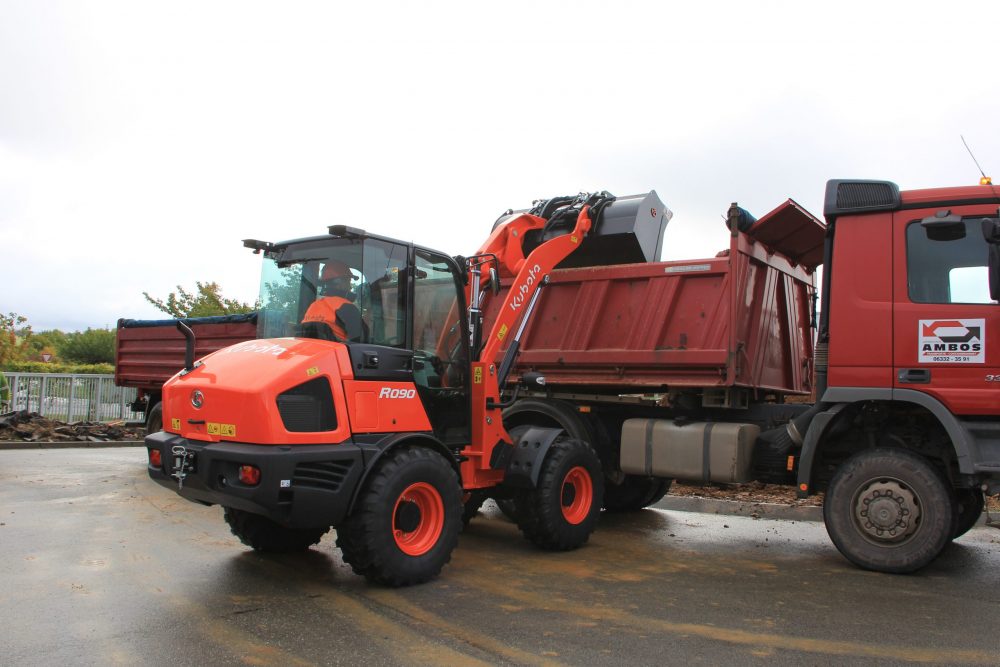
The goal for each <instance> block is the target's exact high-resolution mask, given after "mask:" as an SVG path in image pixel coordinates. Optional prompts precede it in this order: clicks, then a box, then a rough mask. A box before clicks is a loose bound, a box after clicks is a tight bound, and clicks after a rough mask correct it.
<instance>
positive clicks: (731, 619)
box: [0, 448, 1000, 665]
mask: <svg viewBox="0 0 1000 667" xmlns="http://www.w3.org/2000/svg"><path fill="white" fill-rule="evenodd" d="M144 457H145V452H144V450H143V449H141V448H127V449H98V450H93V449H91V450H75V449H62V450H51V451H43V450H19V451H0V645H2V646H3V653H2V657H0V664H11V665H42V664H46V665H49V664H142V663H144V664H156V665H159V664H163V665H166V664H172V665H187V664H191V665H194V664H206V663H207V664H219V665H230V664H232V665H239V664H249V665H301V664H319V665H323V664H358V663H364V664H372V665H396V664H405V665H425V664H433V665H459V664H461V665H468V664H496V663H503V664H526V665H535V664H553V665H554V664H588V665H589V664H600V665H604V664H607V665H611V664H614V665H619V664H638V665H644V664H658V665H660V664H677V663H685V664H711V665H715V664H774V663H779V664H796V665H798V664H810V665H823V664H848V663H849V664H873V665H874V664H895V663H898V664H904V663H932V664H943V663H964V664H992V665H995V664H1000V635H998V628H997V619H1000V601H998V600H1000V580H998V572H1000V531H997V530H995V529H991V528H976V529H973V530H972V531H971V532H970V533H969V534H967V535H966V536H964V537H963V538H961V539H960V540H958V541H956V543H955V544H954V545H952V546H951V547H949V548H948V550H947V551H946V552H945V554H943V555H942V557H941V558H939V559H938V560H937V561H936V562H935V563H934V564H932V565H931V566H930V567H928V568H927V569H925V570H924V571H922V572H921V573H919V574H917V575H913V576H891V575H884V574H876V573H870V572H864V571H862V570H859V569H857V568H854V567H853V566H851V565H850V564H849V563H848V562H847V561H845V560H844V559H843V558H842V557H841V556H840V555H839V554H838V553H837V551H836V549H835V548H834V547H833V545H832V544H831V543H830V542H829V540H828V538H827V536H826V532H825V530H824V528H823V526H822V524H820V523H816V522H810V521H806V522H802V521H772V520H755V519H752V518H748V517H738V516H717V515H708V514H697V513H691V512H678V511H662V510H646V511H643V512H639V513H636V514H632V515H627V516H613V515H611V516H604V517H602V521H601V524H600V525H599V527H598V531H597V532H596V533H595V534H594V536H593V537H592V538H591V542H590V544H588V545H587V546H585V547H584V548H582V549H580V550H577V551H574V552H569V553H558V554H554V553H545V552H541V551H538V550H536V549H535V548H533V547H532V546H531V545H530V544H528V543H527V542H526V541H525V540H524V539H522V538H521V537H520V534H519V533H518V531H517V529H516V527H515V526H513V525H512V524H510V523H509V522H507V521H506V520H505V519H503V518H502V517H501V516H500V515H499V514H498V513H496V512H492V513H491V512H489V511H487V513H486V515H485V516H482V517H479V518H477V519H475V520H474V521H473V522H472V524H471V526H470V527H469V529H468V530H467V531H466V532H465V533H464V534H463V535H462V538H461V540H460V542H459V547H458V549H457V550H456V552H455V554H454V557H453V559H452V563H451V564H450V565H449V566H447V567H446V568H445V570H444V572H443V574H442V576H441V578H439V579H438V580H436V581H434V582H432V583H429V584H425V585H422V586H417V587H413V588H407V589H396V590H390V589H385V588H379V587H376V586H372V585H369V584H367V583H366V582H365V581H364V580H363V579H362V578H360V577H357V576H355V575H353V574H352V573H351V570H350V568H349V567H348V566H346V565H345V564H344V563H343V561H342V560H341V558H340V555H339V552H338V551H337V550H336V549H335V548H334V546H333V534H332V533H331V534H328V535H327V536H326V537H324V538H323V541H322V542H321V543H320V545H319V546H318V547H316V548H314V549H312V550H310V551H309V552H308V553H306V554H297V555H286V556H267V557H265V556H258V555H256V554H254V553H253V552H251V551H249V550H247V549H246V548H245V547H243V546H242V545H241V544H240V543H239V542H238V541H237V540H236V538H234V537H233V536H232V535H230V533H229V530H228V528H227V526H226V525H225V524H224V523H223V521H222V511H221V510H220V509H219V508H217V507H212V508H208V507H202V506H199V505H195V504H193V503H189V502H187V501H184V500H181V499H180V498H178V497H177V496H175V495H174V494H172V493H171V492H170V491H168V490H166V489H163V488H161V487H159V486H157V485H155V484H153V483H152V482H151V481H149V480H148V479H147V478H146V475H145V465H144Z"/></svg>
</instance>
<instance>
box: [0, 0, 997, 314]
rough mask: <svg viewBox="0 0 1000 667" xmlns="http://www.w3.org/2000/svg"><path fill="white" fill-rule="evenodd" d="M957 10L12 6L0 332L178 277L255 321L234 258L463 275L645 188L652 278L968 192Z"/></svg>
mask: <svg viewBox="0 0 1000 667" xmlns="http://www.w3.org/2000/svg"><path fill="white" fill-rule="evenodd" d="M689 5H690V6H689ZM969 7H973V6H972V5H970V6H969ZM974 7H975V11H974V12H971V11H967V8H963V7H962V6H961V5H960V4H959V5H949V6H948V7H947V8H945V7H943V6H941V5H940V4H938V3H912V2H911V3H878V4H868V3H853V2H847V3H838V4H837V5H836V7H832V6H829V5H822V6H820V5H813V4H812V3H792V2H765V3H741V2H720V3H711V4H707V3H702V4H697V5H695V4H693V3H683V4H681V5H675V4H674V3H653V2H649V3H644V2H625V3H615V4H614V5H611V4H605V3H597V2H584V3H577V2H532V3H527V2H508V3H503V4H501V5H480V4H475V3H460V2H433V3H403V2H388V3H386V2H383V3H369V4H361V5H347V4H331V3H313V4H310V3H296V4H295V5H287V4H285V5H277V4H273V3H216V2H197V3H196V2H170V3H161V4H152V3H131V2H120V3H87V4H78V3H65V4H61V5H60V4H52V3H45V4H44V5H40V4H38V3H31V2H22V3H17V2H8V3H5V4H4V5H3V6H2V8H0V96H2V99H0V253H2V258H3V263H2V264H0V266H2V267H3V268H2V269H0V272H2V283H0V284H2V287H0V310H4V311H7V310H16V311H18V312H21V313H23V314H25V315H27V316H28V317H29V318H30V319H31V321H32V322H33V323H35V326H36V328H47V327H54V326H59V327H62V328H79V327H85V326H105V325H108V324H113V323H114V321H115V320H116V319H117V318H118V317H120V316H130V317H151V316H156V311H155V310H153V309H152V307H150V306H149V305H148V304H146V303H145V301H144V300H143V298H142V292H143V291H149V292H151V293H153V294H156V295H159V296H164V295H165V294H166V293H167V292H169V291H170V290H172V289H174V288H175V286H176V285H177V284H178V283H179V284H183V285H185V286H188V287H190V286H192V285H193V283H194V281H195V280H215V281H218V282H219V283H221V284H222V285H223V287H224V290H225V292H226V293H227V294H228V295H232V296H236V297H239V298H241V299H244V300H250V299H252V298H253V297H254V294H255V292H256V282H257V277H256V271H257V267H258V266H259V261H258V259H257V258H255V257H254V256H252V255H250V254H249V252H248V251H246V250H244V249H242V248H241V247H240V243H239V240H240V239H243V238H248V237H256V238H264V239H270V240H279V239H283V238H294V237H298V236H307V235H313V234H321V233H323V232H324V231H325V229H326V226H327V225H329V224H332V223H334V222H343V223H348V224H352V225H355V226H360V227H364V228H368V229H371V230H373V231H378V232H379V233H382V234H385V235H389V236H397V237H400V238H403V239H406V240H414V241H417V242H419V243H421V244H422V245H427V246H431V247H439V248H441V249H442V250H445V251H447V252H450V253H468V252H471V251H472V250H474V249H475V248H476V247H478V245H479V244H480V243H481V241H482V240H483V238H484V237H485V234H486V233H487V232H488V230H489V228H490V226H491V224H492V222H493V220H494V219H495V217H496V216H497V215H498V214H499V213H500V212H501V211H502V210H504V209H506V208H507V207H522V206H526V205H528V204H529V203H530V201H531V200H532V199H533V198H536V197H544V196H552V195H555V194H563V193H570V192H576V191H579V190H581V189H609V190H611V191H612V192H615V193H618V194H631V193H634V192H638V191H643V190H647V189H650V188H655V189H656V190H657V191H658V193H659V194H660V196H661V198H662V199H663V200H664V201H665V202H666V203H667V205H668V206H670V207H671V208H672V209H673V210H674V212H675V218H674V222H673V223H671V227H670V228H669V230H668V232H667V237H666V243H665V255H666V256H668V257H693V256H700V255H705V254H714V252H715V251H716V250H717V249H718V248H719V247H721V246H722V245H723V244H724V243H725V235H724V231H723V228H722V225H721V219H720V216H721V214H722V213H723V212H724V211H725V210H726V208H727V207H728V204H729V202H731V201H739V202H740V203H741V204H744V205H746V206H747V207H748V208H750V209H751V210H752V211H754V212H756V213H757V214H758V215H760V214H763V213H764V212H766V211H767V210H769V209H770V208H771V207H773V206H774V205H777V204H778V203H780V201H782V200H783V199H785V198H787V197H792V198H795V199H796V200H797V201H799V202H800V203H802V204H803V205H805V206H806V207H807V208H809V209H810V210H812V211H813V212H816V213H819V212H820V207H821V197H822V193H823V187H824V183H825V181H826V179H828V178H834V177H853V176H858V177H870V178H889V179H894V180H896V181H897V182H899V183H900V184H901V185H902V186H904V187H926V186H933V185H950V184H958V183H971V182H975V177H976V174H975V171H974V167H973V166H972V164H971V161H970V160H969V159H968V156H967V155H966V154H965V152H964V148H962V146H961V143H960V141H959V138H958V135H959V134H960V133H964V134H965V135H966V136H967V138H968V139H969V140H970V143H971V144H972V146H973V148H974V149H975V150H976V152H977V155H978V157H979V158H980V161H981V162H983V163H984V166H987V168H989V166H990V165H993V166H996V165H997V164H1000V138H998V137H997V134H996V133H995V132H994V131H993V128H992V120H993V117H994V116H995V115H996V113H997V111H998V106H1000V95H998V93H997V89H996V86H995V85H992V84H991V83H989V81H990V70H991V67H992V64H993V60H995V56H994V51H995V47H994V46H993V44H994V43H995V38H994V37H993V34H992V33H993V32H994V28H993V26H995V25H996V20H995V19H996V18H997V14H998V11H997V10H996V9H993V8H992V6H989V5H985V6H984V5H978V4H977V5H975V6H974Z"/></svg>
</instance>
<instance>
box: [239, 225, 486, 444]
mask: <svg viewBox="0 0 1000 667" xmlns="http://www.w3.org/2000/svg"><path fill="white" fill-rule="evenodd" d="M266 246H267V247H266V248H263V249H264V250H265V252H264V263H263V269H262V271H261V283H260V295H259V304H260V308H259V312H260V314H259V317H258V332H257V333H258V338H281V337H297V338H319V339H324V340H330V341H332V342H339V343H343V344H345V345H346V347H347V349H348V352H349V355H350V359H351V366H352V370H353V373H354V379H355V380H357V381H363V382H364V381H371V382H380V381H381V382H403V383H407V382H412V383H413V385H414V387H415V389H416V391H417V394H418V395H419V396H420V400H421V403H422V405H423V407H424V410H425V411H426V413H427V417H428V420H429V421H430V423H431V426H432V429H433V431H434V435H435V436H436V437H437V438H438V439H440V440H441V441H442V442H444V443H445V444H446V445H455V446H458V445H461V444H465V443H467V442H468V440H469V414H470V408H469V386H468V383H469V342H468V337H467V336H466V335H465V333H466V332H467V331H468V325H467V322H466V307H465V296H464V276H463V272H462V270H461V268H460V267H459V265H458V264H457V263H456V262H455V260H454V259H452V258H451V257H448V256H447V255H444V254H443V253H439V252H437V251H434V250H429V249H426V248H420V247H416V246H413V245H412V244H407V243H403V242H400V241H396V240H393V239H389V238H384V237H379V236H375V235H370V234H366V233H365V232H363V231H361V230H356V229H351V228H345V227H342V226H335V227H331V233H330V235H328V236H322V237H313V238H307V239H298V240H294V241H288V242H285V243H278V244H266ZM251 247H253V246H251ZM333 267H336V269H337V272H338V273H343V274H347V275H346V277H345V278H344V279H342V280H339V281H336V282H334V281H331V280H328V278H330V277H331V275H332V274H331V269H332V268H333ZM323 300H331V303H333V304H334V306H335V307H336V309H337V310H339V312H341V313H342V314H344V315H345V318H344V319H351V318H354V317H355V316H356V317H357V320H358V321H357V326H347V324H345V323H343V322H341V321H340V319H338V320H337V322H338V324H342V325H343V326H341V327H328V326H322V325H317V323H316V322H310V321H308V320H309V319H310V318H309V317H308V316H307V315H308V314H309V313H310V307H311V306H312V305H313V304H315V303H317V302H318V301H323ZM313 319H315V318H313ZM332 329H336V330H335V331H331V330H332ZM331 333H332V334H334V335H331ZM345 333H346V334H347V335H346V336H345V335H344V334H345Z"/></svg>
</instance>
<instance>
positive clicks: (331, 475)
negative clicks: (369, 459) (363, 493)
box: [292, 461, 354, 491]
mask: <svg viewBox="0 0 1000 667" xmlns="http://www.w3.org/2000/svg"><path fill="white" fill-rule="evenodd" d="M352 465H354V462H353V461H315V462H312V463H300V464H298V465H297V466H295V476H294V477H293V478H292V488H303V487H306V488H311V489H322V490H323V491H339V490H340V486H341V485H342V484H343V483H344V480H345V479H347V474H348V473H349V472H350V471H351V466H352Z"/></svg>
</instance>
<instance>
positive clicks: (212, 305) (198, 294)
mask: <svg viewBox="0 0 1000 667" xmlns="http://www.w3.org/2000/svg"><path fill="white" fill-rule="evenodd" d="M195 285H196V286H197V289H196V290H195V292H193V293H192V292H188V291H187V290H185V289H184V288H183V287H181V286H180V285H178V286H177V291H176V292H171V293H170V294H168V295H167V298H166V300H163V299H157V298H154V297H151V296H150V295H149V292H143V293H142V295H143V296H144V297H146V301H148V302H150V303H151V304H153V305H154V306H156V308H157V309H158V310H161V311H163V312H164V313H166V314H167V315H170V316H171V317H177V318H183V317H209V316H211V315H232V314H235V313H249V312H251V311H252V310H254V308H255V306H253V305H251V304H248V303H243V302H241V301H238V300H236V299H227V298H225V297H224V296H222V288H221V287H220V286H219V284H218V283H216V282H211V283H203V282H200V281H199V282H196V283H195Z"/></svg>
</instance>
